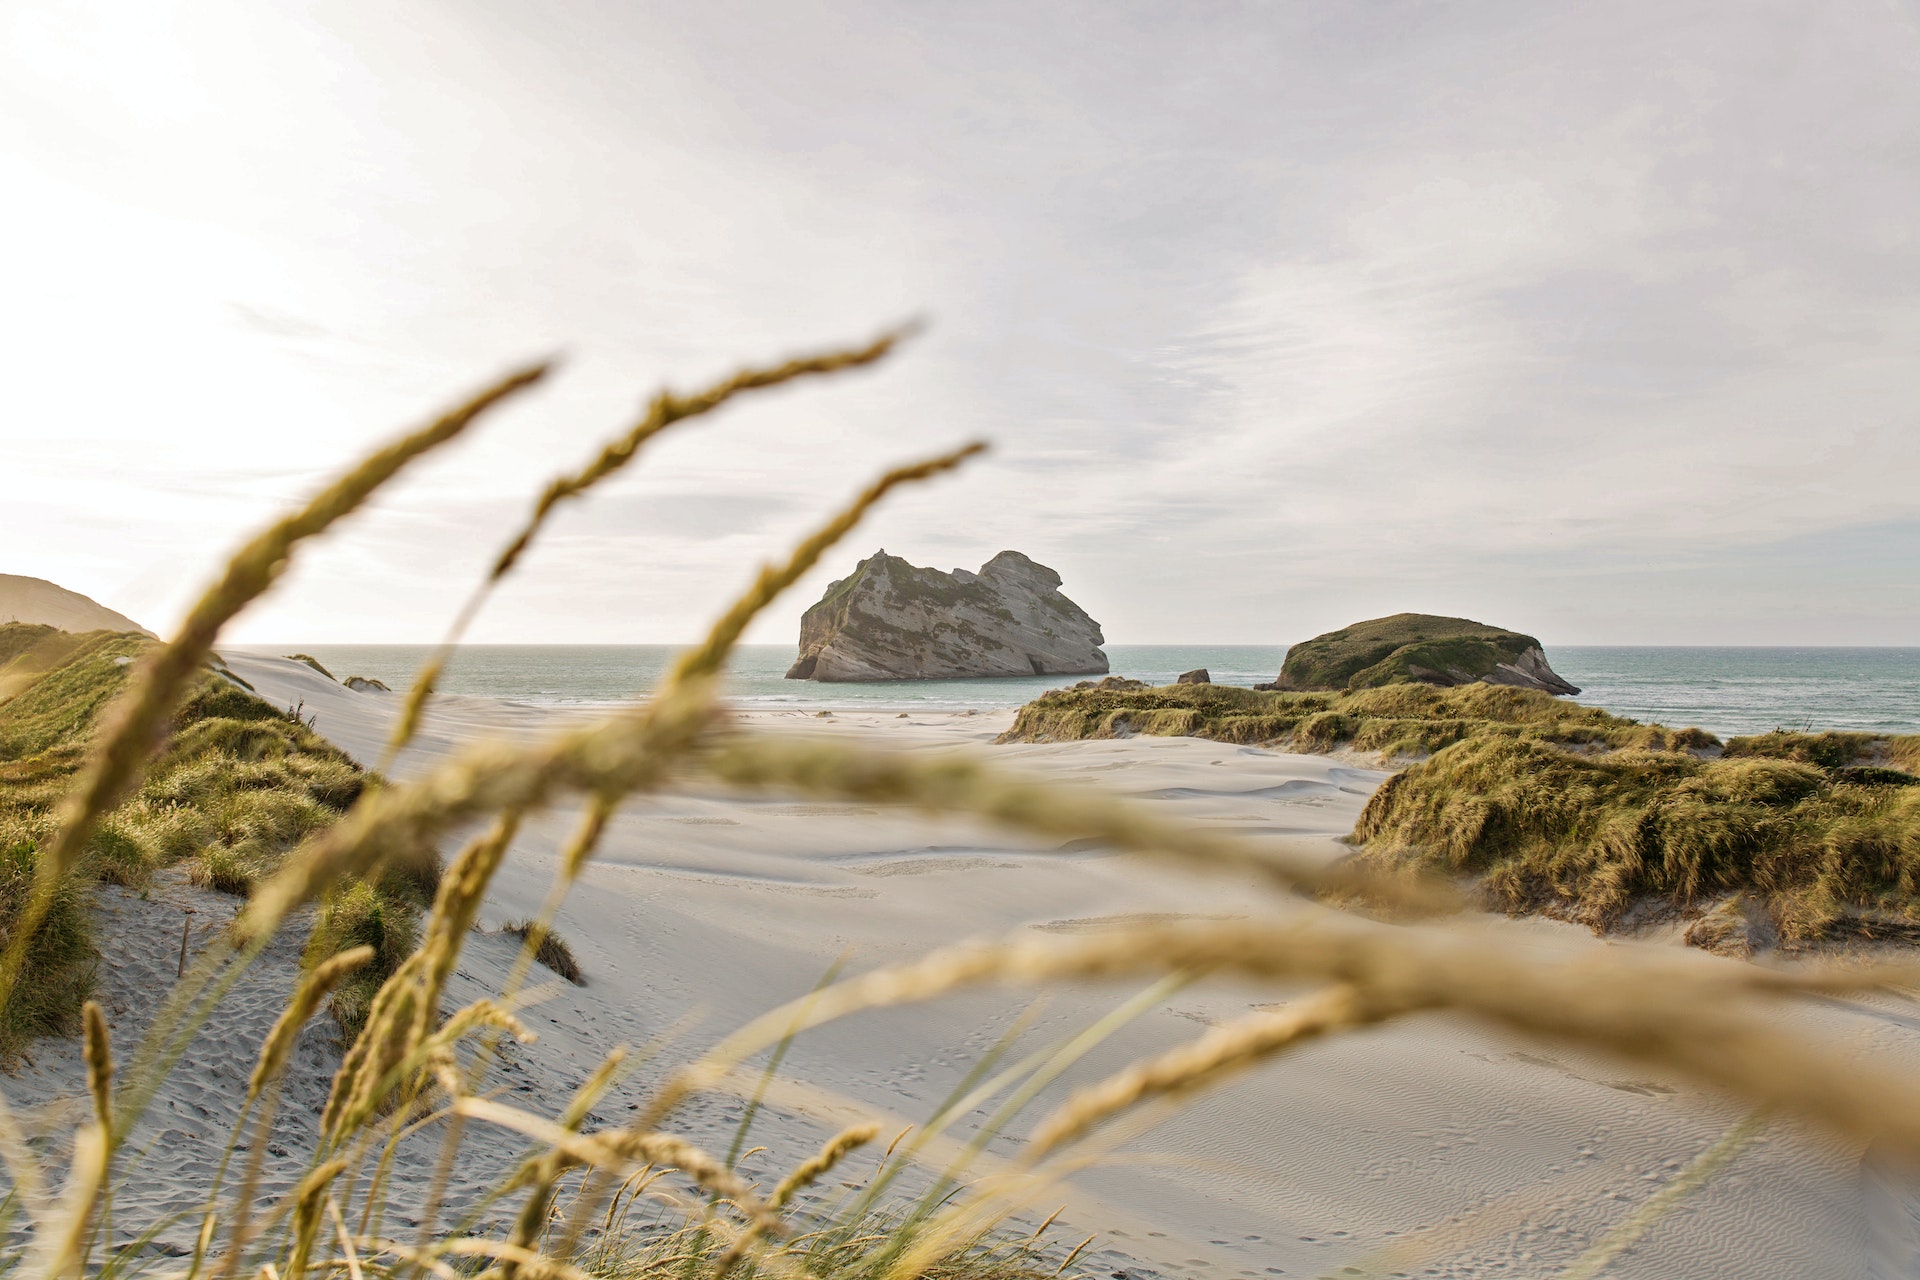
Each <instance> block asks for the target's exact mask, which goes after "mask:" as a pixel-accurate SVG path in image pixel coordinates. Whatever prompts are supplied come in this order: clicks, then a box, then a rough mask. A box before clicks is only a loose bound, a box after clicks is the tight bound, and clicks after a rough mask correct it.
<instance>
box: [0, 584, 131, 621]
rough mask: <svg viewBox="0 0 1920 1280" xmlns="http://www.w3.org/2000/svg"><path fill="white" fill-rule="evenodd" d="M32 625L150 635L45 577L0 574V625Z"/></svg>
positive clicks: (119, 616) (107, 609) (123, 616)
mask: <svg viewBox="0 0 1920 1280" xmlns="http://www.w3.org/2000/svg"><path fill="white" fill-rule="evenodd" d="M5 622H36V623H39V624H41V625H42V626H48V627H54V628H57V629H58V630H61V631H70V632H73V633H74V634H76V635H78V634H80V633H81V632H84V631H138V632H140V633H142V634H143V635H149V636H150V635H152V634H153V632H151V631H148V630H147V629H146V628H145V627H143V626H141V625H140V624H139V623H137V622H135V621H134V620H133V619H132V618H129V617H127V616H126V615H125V614H120V613H115V612H114V611H113V610H111V609H109V608H107V607H106V606H105V605H103V604H99V603H97V602H95V601H93V600H89V599H88V598H87V597H86V596H83V595H81V594H80V593H79V592H78V591H69V590H67V589H66V588H65V587H57V586H55V585H54V584H53V583H51V582H48V581H47V580H46V579H45V578H26V577H22V576H20V575H19V574H14V573H0V623H5Z"/></svg>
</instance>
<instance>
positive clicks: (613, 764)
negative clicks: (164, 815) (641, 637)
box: [237, 444, 985, 937]
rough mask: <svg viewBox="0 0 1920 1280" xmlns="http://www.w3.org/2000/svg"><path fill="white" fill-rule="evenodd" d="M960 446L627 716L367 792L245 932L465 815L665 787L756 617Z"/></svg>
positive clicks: (261, 892)
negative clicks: (562, 797) (570, 796)
mask: <svg viewBox="0 0 1920 1280" xmlns="http://www.w3.org/2000/svg"><path fill="white" fill-rule="evenodd" d="M983 448H985V446H984V445H980V444H970V445H967V446H965V447H963V448H960V449H956V450H954V451H953V452H952V453H947V454H942V455H941V456H939V457H936V458H931V459H928V460H927V461H925V462H917V463H913V464H911V465H909V466H904V467H898V468H895V469H894V470H892V471H889V472H887V473H886V474H885V475H883V476H881V477H880V478H879V479H878V480H876V481H874V482H873V483H872V484H871V485H869V486H868V487H867V488H866V489H865V490H863V491H862V492H861V493H860V494H859V495H858V496H857V497H855V498H854V500H853V501H852V502H851V503H849V504H848V505H847V506H846V507H845V508H844V509H843V510H841V511H840V512H839V513H837V514H836V515H835V516H834V517H833V518H832V519H830V520H828V521H827V522H826V524H824V525H823V526H821V528H820V529H819V530H817V531H816V532H815V533H814V534H813V535H812V536H810V537H808V538H807V539H805V540H804V541H803V542H801V543H800V545H799V546H798V547H797V548H796V549H795V550H794V552H793V554H792V556H790V557H789V558H788V560H787V562H786V563H785V564H784V565H780V566H778V567H776V566H771V565H770V566H767V567H765V568H763V569H762V570H761V571H760V573H759V575H758V576H757V577H756V578H755V579H754V582H753V584H752V585H751V586H750V587H748V589H747V590H746V592H745V593H743V594H742V595H741V596H740V598H739V599H738V600H736V601H735V602H734V604H733V606H732V607H731V608H729V609H728V610H727V611H726V612H725V613H724V614H723V615H721V618H720V620H719V621H718V622H716V623H715V624H714V626H713V629H712V630H711V631H710V632H709V633H708V635H707V637H706V639H705V640H704V641H702V642H701V643H700V644H699V645H697V646H696V647H695V648H693V649H692V650H690V651H689V652H687V653H685V654H683V655H682V656H681V658H680V660H679V661H678V662H677V663H676V664H675V666H674V668H673V670H672V672H671V673H670V674H669V675H668V677H667V679H666V681H665V682H663V685H662V687H661V689H660V691H659V693H657V694H656V695H655V696H654V698H653V699H652V700H650V701H649V702H647V703H645V704H643V705H642V706H640V707H638V708H636V709H635V710H633V711H630V712H627V713H625V714H623V715H618V716H614V717H612V718H610V719H608V720H606V721H604V722H603V723H601V724H599V725H596V726H593V727H590V728H587V729H583V730H575V731H573V732H571V733H566V734H562V735H559V736H558V737H555V738H553V739H550V740H548V741H546V742H544V743H539V744H536V745H534V746H532V747H526V748H509V747H503V746H499V745H484V746H480V747H477V748H472V749H469V750H468V751H466V752H463V753H462V754H461V755H459V756H457V757H456V758H455V759H454V760H453V761H451V762H450V763H448V764H446V765H443V766H442V767H441V768H439V769H437V770H435V771H434V772H433V773H432V774H430V775H429V776H427V777H426V778H423V779H421V780H420V781H418V782H415V783H405V784H401V785H398V786H393V787H388V788H385V789H383V790H381V791H379V792H377V793H374V794H373V795H370V796H368V797H367V798H366V799H365V800H363V801H362V802H361V803H360V804H358V805H356V806H355V807H354V808H353V810H352V811H351V812H349V813H348V814H346V816H345V817H343V818H342V819H341V820H340V821H339V822H338V823H336V824H335V825H334V826H332V827H330V828H328V829H327V830H326V831H324V832H321V833H320V834H319V835H316V836H314V837H313V838H312V839H310V840H308V841H307V842H306V843H305V844H303V845H302V846H301V847H300V848H299V849H298V850H297V851H296V852H295V854H294V855H293V856H291V857H289V858H288V859H287V860H286V862H285V863H284V864H283V865H282V868H281V870H280V871H279V872H278V873H277V874H276V875H275V876H274V877H273V878H272V879H271V880H269V881H267V882H266V883H265V884H264V885H262V886H260V888H259V889H258V890H257V891H256V892H255V893H254V895H253V898H252V900H251V901H250V902H249V903H248V905H247V909H246V911H245V912H244V913H243V914H242V916H241V918H240V920H239V922H238V924H237V929H238V932H239V934H240V936H242V937H257V936H259V935H260V934H261V933H263V932H267V931H271V930H272V929H273V928H274V927H276V926H277V925H278V924H279V922H280V920H281V919H282V918H284V916H285V915H286V913H287V912H288V911H290V910H292V909H293V908H294V907H296V906H299V905H300V904H301V903H304V902H307V901H309V900H310V899H311V898H312V897H313V896H314V895H315V894H317V893H318V892H319V891H320V890H321V889H323V888H324V887H325V886H327V885H329V884H332V883H334V882H336V881H338V880H340V879H343V878H345V877H346V876H350V875H359V874H363V873H365V872H366V871H367V870H369V869H370V868H372V867H373V866H375V865H377V864H378V863H380V862H381V861H382V860H383V859H385V858H387V857H389V856H392V855H395V854H398V853H401V852H404V851H405V850H407V849H409V848H419V847H424V846H427V845H430V844H431V843H432V842H433V841H434V840H435V839H436V838H438V837H439V836H440V835H441V834H442V833H444V832H445V830H446V829H447V828H448V827H449V826H451V825H453V824H454V823H457V822H460V821H462V820H463V819H467V818H472V817H478V816H482V815H485V814H490V813H498V812H502V811H505V810H515V811H520V812H525V811H528V810H532V809H536V808H539V807H541V806H543V805H545V804H547V803H549V802H550V801H551V800H552V799H553V798H554V796H555V795H557V794H560V793H562V792H567V791H571V792H591V793H593V794H595V795H597V796H599V797H601V799H602V800H603V801H606V802H609V803H610V802H611V800H612V798H614V797H618V796H621V795H627V794H631V793H632V792H635V791H642V790H648V789H651V788H653V787H656V786H658V785H659V784H660V782H661V781H662V780H663V779H664V778H666V777H667V776H668V774H669V773H670V772H671V771H672V770H673V769H675V768H677V767H679V763H680V760H681V758H682V757H683V756H685V755H686V754H687V750H688V748H689V747H690V746H691V745H692V744H693V743H694V742H695V741H696V740H697V739H698V738H699V737H700V736H701V735H702V734H703V733H704V732H705V731H706V730H707V729H708V728H709V727H710V725H711V724H712V722H713V719H714V714H715V709H714V703H713V682H714V680H715V679H716V678H717V676H718V674H719V671H720V668H721V666H722V665H723V664H724V663H725V662H726V659H727V655H728V654H729V653H730V652H731V651H732V649H733V646H734V645H735V644H736V643H737V642H738V641H739V639H740V634H741V632H743V631H744V630H745V629H746V627H747V624H748V623H749V622H751V621H752V620H753V617H754V615H755V614H757V613H758V612H759V611H760V610H761V609H763V608H765V607H766V606H767V605H768V604H769V603H771V602H772V600H773V599H774V598H775V597H776V596H778V595H779V594H780V592H781V591H783V590H785V589H786V588H787V587H789V586H791V585H792V584H793V583H794V582H795V581H797V580H798V579H799V578H800V577H801V576H802V575H804V574H805V573H806V572H807V570H809V569H811V568H812V567H813V566H814V565H815V564H816V563H817V562H818V561H819V559H820V556H821V555H822V554H824V553H825V552H826V550H827V549H828V548H830V547H831V546H833V544H834V543H836V542H837V541H839V540H840V539H841V538H843V537H845V536H846V534H847V533H848V532H849V531H851V530H852V529H853V527H854V526H855V525H857V524H858V523H859V522H860V519H861V517H863V516H864V515H866V513H867V512H868V511H869V510H870V509H872V507H873V506H874V505H875V504H876V503H878V502H879V501H880V500H881V499H882V498H884V497H885V496H886V495H887V494H888V493H890V492H891V491H892V490H894V489H896V488H898V487H899V486H901V485H904V484H911V483H913V482H915V481H919V480H926V479H929V478H931V477H933V476H937V475H940V474H942V473H944V472H947V471H951V470H952V469H953V468H955V467H957V466H959V465H960V464H961V463H962V462H964V461H966V460H967V459H968V458H970V457H972V456H974V455H975V454H977V453H979V452H980V451H981V450H982V449H983Z"/></svg>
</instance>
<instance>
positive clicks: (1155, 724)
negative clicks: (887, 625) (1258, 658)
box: [1000, 683, 1719, 757]
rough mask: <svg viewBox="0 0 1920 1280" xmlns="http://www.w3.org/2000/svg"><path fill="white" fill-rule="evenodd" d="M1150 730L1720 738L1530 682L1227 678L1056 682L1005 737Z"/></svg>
mask: <svg viewBox="0 0 1920 1280" xmlns="http://www.w3.org/2000/svg"><path fill="white" fill-rule="evenodd" d="M1143 733H1144V734H1163V735H1172V736H1184V737H1194V738H1212V739H1215V740H1217V741H1220V742H1237V743H1245V744H1257V745H1265V746H1274V747H1281V748H1285V749H1287V750H1292V751H1308V752H1328V751H1337V750H1350V751H1363V752H1379V753H1381V754H1383V755H1386V756H1390V757H1393V756H1423V755H1428V754H1431V753H1432V752H1435V751H1439V750H1441V749H1443V748H1445V747H1449V746H1452V745H1453V744H1454V743H1456V742H1465V741H1467V740H1469V739H1474V738H1507V739H1514V740H1519V739H1530V740H1534V741H1540V742H1550V743H1556V744H1559V745H1562V746H1567V747H1574V748H1580V749H1587V750H1601V749H1610V750H1619V749H1623V748H1629V747H1634V748H1641V749H1648V750H1657V751H1678V750H1690V749H1704V748H1711V747H1715V746H1718V745H1719V741H1718V739H1716V738H1715V737H1714V736H1713V735H1712V734H1709V733H1705V732H1703V731H1701V730H1699V729H1668V728H1666V727H1664V726H1662V725H1657V724H1651V725H1643V724H1640V723H1638V722H1636V721H1633V720H1629V719H1626V718H1624V717H1621V716H1613V715H1609V714H1607V713H1606V712H1604V711H1602V710H1600V709H1599V708H1597V707H1583V706H1580V705H1578V704H1577V703H1572V702H1568V701H1566V700H1564V699H1561V698H1555V697H1553V696H1552V695H1550V694H1546V693H1541V692H1539V691H1537V690H1533V689H1517V688H1512V687H1509V686H1505V685H1488V684H1468V685H1460V686H1456V687H1454V688H1448V689H1440V688H1434V687H1431V686H1429V685H1424V684H1410V683H1402V684H1389V685H1384V686H1381V687H1378V688H1368V689H1360V690H1356V691H1353V692H1333V693H1297V692H1284V691H1269V690H1262V689H1240V688H1236V687H1234V686H1231V685H1218V684H1197V685H1167V686H1165V687H1163V688H1158V689H1098V688H1071V689H1055V690H1052V691H1051V692H1048V693H1043V694H1041V695H1040V696H1039V697H1038V698H1035V699H1034V700H1033V701H1032V702H1029V703H1027V704H1026V705H1025V706H1024V707H1022V708H1020V712H1019V715H1018V716H1017V717H1016V718H1015V720H1014V723H1013V727H1012V728H1010V729H1008V730H1007V732H1006V733H1004V734H1002V735H1001V738H1000V741H1002V742H1077V741H1080V740H1083V739H1087V738H1125V737H1132V736H1133V735H1135V734H1143Z"/></svg>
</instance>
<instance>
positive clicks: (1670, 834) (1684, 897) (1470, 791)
mask: <svg viewBox="0 0 1920 1280" xmlns="http://www.w3.org/2000/svg"><path fill="white" fill-rule="evenodd" d="M1815 749H1816V750H1819V751H1823V752H1824V750H1825V747H1824V745H1822V746H1820V747H1817V748H1815ZM1795 754H1796V752H1795V751H1792V750H1787V751H1782V752H1781V753H1779V754H1778V755H1753V754H1743V755H1732V754H1731V753H1730V754H1729V755H1728V756H1727V757H1725V758H1721V759H1700V758H1698V757H1696V756H1694V755H1691V754H1689V753H1685V752H1670V751H1669V752H1662V751H1642V750H1626V751H1617V752H1611V753H1606V754H1601V755H1587V754H1582V753H1579V752H1575V751H1569V750H1566V749H1564V748H1562V747H1559V746H1556V745H1554V744H1551V743H1547V742H1541V741H1533V740H1525V739H1517V738H1502V737H1496V738H1485V739H1476V740H1471V741H1466V742H1462V743H1459V744H1457V745H1455V746H1452V747H1449V748H1447V749H1446V750H1444V751H1441V752H1439V753H1438V754H1436V755H1435V756H1434V757H1433V758H1432V759H1430V760H1427V761H1426V762H1424V763H1421V764H1417V765H1414V766H1412V767H1411V768H1409V769H1407V770H1406V771H1405V772H1403V773H1400V774H1398V775H1396V776H1395V777H1393V778H1390V779H1388V780H1387V782H1386V783H1385V784H1383V785H1382V786H1381V788H1380V790H1379V791H1377V792H1376V793H1375V794H1374V797H1373V799H1372V800H1371V801H1369V802H1368V805H1367V807H1366V809H1365V811H1364V812H1363V813H1362V814H1361V817H1360V822H1359V824H1358V825H1357V826H1356V827H1355V828H1354V838H1355V839H1356V840H1357V841H1359V842H1362V843H1363V844H1364V845H1365V852H1364V853H1363V854H1362V861H1363V862H1366V863H1369V864H1373V865H1377V866H1382V867H1402V868H1404V867H1417V868H1424V869H1429V870H1442V871H1446V872H1450V873H1456V874H1466V875H1471V876H1474V877H1476V878H1477V879H1478V881H1479V883H1480V884H1481V886H1482V887H1483V889H1484V891H1485V892H1486V894H1487V895H1488V897H1489V898H1490V899H1491V900H1492V901H1493V902H1494V903H1495V904H1497V905H1498V906H1500V907H1501V908H1503V909H1505V910H1508V911H1513V912H1521V911H1546V912H1549V913H1552V914H1556V915H1563V916H1566V917H1568V918H1570V919H1574V920H1578V921H1581V922H1583V923H1586V924H1589V925H1591V926H1593V927H1594V928H1596V929H1607V928H1610V927H1613V926H1615V925H1616V924H1618V923H1619V922H1620V920H1621V919H1622V917H1623V916H1624V915H1625V914H1626V913H1627V912H1628V911H1629V910H1630V909H1632V908H1634V907H1636V906H1638V905H1640V904H1642V903H1646V902H1649V901H1651V902H1655V903H1659V904H1661V905H1664V906H1666V907H1670V908H1672V909H1674V910H1681V911H1685V910H1692V909H1701V908H1704V907H1705V906H1707V905H1708V904H1710V903H1711V902H1712V901H1713V900H1715V899H1717V898H1719V897H1722V896H1724V895H1728V894H1733V893H1743V894H1746V895H1747V896H1748V898H1749V900H1750V902H1751V903H1752V904H1753V907H1754V909H1758V910H1761V911H1764V912H1765V913H1766V915H1767V916H1768V918H1769V919H1770V920H1771V921H1772V922H1773V923H1774V925H1775V926H1776V927H1777V928H1778V931H1779V936H1780V938H1781V940H1782V941H1783V942H1784V943H1787V944H1789V945H1792V944H1803V943H1807V942H1812V941H1814V940H1817V939H1820V938H1827V937H1837V936H1869V937H1870V936H1875V935H1876V933H1883V932H1889V931H1901V930H1904V928H1905V927H1906V926H1910V925H1912V924H1915V923H1920V790H1916V789H1913V788H1907V787H1897V786H1879V785H1861V784H1860V783H1859V782H1858V781H1856V780H1855V779H1854V778H1853V777H1851V776H1849V771H1848V770H1847V769H1846V768H1845V767H1844V766H1843V767H1841V768H1838V769H1831V768H1822V767H1821V766H1820V765H1818V764H1814V763H1810V762H1803V761H1801V760H1798V759H1795V758H1793V756H1794V755H1795ZM1831 758H1841V757H1839V756H1832V757H1831Z"/></svg>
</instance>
